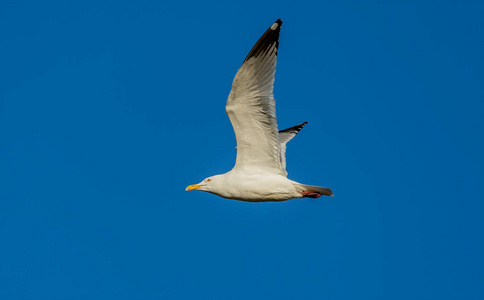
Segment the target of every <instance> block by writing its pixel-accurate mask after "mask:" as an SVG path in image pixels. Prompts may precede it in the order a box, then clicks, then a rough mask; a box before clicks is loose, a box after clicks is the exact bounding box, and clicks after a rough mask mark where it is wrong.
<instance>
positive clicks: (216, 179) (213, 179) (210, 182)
mask: <svg viewBox="0 0 484 300" xmlns="http://www.w3.org/2000/svg"><path fill="white" fill-rule="evenodd" d="M221 177H222V176H221V175H214V176H210V177H207V178H205V179H204V180H203V181H202V182H200V183H198V184H192V185H189V186H187V188H186V189H185V191H193V190H199V191H204V192H209V193H213V194H218V193H217V190H218V187H220V186H221V185H223V183H222V181H223V180H222V179H221Z"/></svg>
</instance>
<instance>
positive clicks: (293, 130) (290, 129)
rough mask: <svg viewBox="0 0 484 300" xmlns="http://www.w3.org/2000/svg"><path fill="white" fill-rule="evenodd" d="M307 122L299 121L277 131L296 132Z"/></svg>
mask: <svg viewBox="0 0 484 300" xmlns="http://www.w3.org/2000/svg"><path fill="white" fill-rule="evenodd" d="M307 123H308V122H307V121H306V122H304V123H301V124H299V125H296V126H292V127H289V128H286V129H283V130H279V133H281V132H295V133H296V134H297V133H298V132H299V131H300V130H301V129H303V127H304V126H306V124H307Z"/></svg>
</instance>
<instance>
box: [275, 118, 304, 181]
mask: <svg viewBox="0 0 484 300" xmlns="http://www.w3.org/2000/svg"><path fill="white" fill-rule="evenodd" d="M307 123H308V122H304V123H301V124H299V125H296V126H293V127H290V128H287V129H283V130H281V131H279V141H280V143H281V144H280V148H281V152H280V160H281V164H282V167H283V168H284V170H286V146H287V142H289V141H290V140H291V139H292V138H293V137H295V136H296V134H298V132H299V131H300V130H301V129H303V127H304V126H306V124H307ZM286 175H287V171H286Z"/></svg>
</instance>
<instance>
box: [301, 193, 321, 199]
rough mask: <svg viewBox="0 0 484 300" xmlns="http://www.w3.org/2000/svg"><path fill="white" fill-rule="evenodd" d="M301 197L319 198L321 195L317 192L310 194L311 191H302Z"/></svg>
mask: <svg viewBox="0 0 484 300" xmlns="http://www.w3.org/2000/svg"><path fill="white" fill-rule="evenodd" d="M301 195H302V196H303V197H304V198H319V197H321V196H322V195H321V194H320V193H318V192H311V191H302V192H301Z"/></svg>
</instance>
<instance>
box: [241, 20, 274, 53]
mask: <svg viewBox="0 0 484 300" xmlns="http://www.w3.org/2000/svg"><path fill="white" fill-rule="evenodd" d="M281 25H282V20H281V19H277V20H276V21H275V22H274V23H273V24H272V25H271V27H269V29H267V30H266V32H265V33H264V34H263V35H262V36H261V38H260V39H259V40H258V41H257V43H256V44H255V45H254V47H252V49H251V50H250V52H249V54H248V55H247V57H246V58H245V59H244V62H246V61H247V60H248V59H249V58H251V57H253V56H255V57H257V56H259V55H260V54H261V53H264V52H266V51H267V49H269V48H270V47H271V46H272V45H273V44H274V43H276V55H277V48H278V47H279V32H280V31H281Z"/></svg>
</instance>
